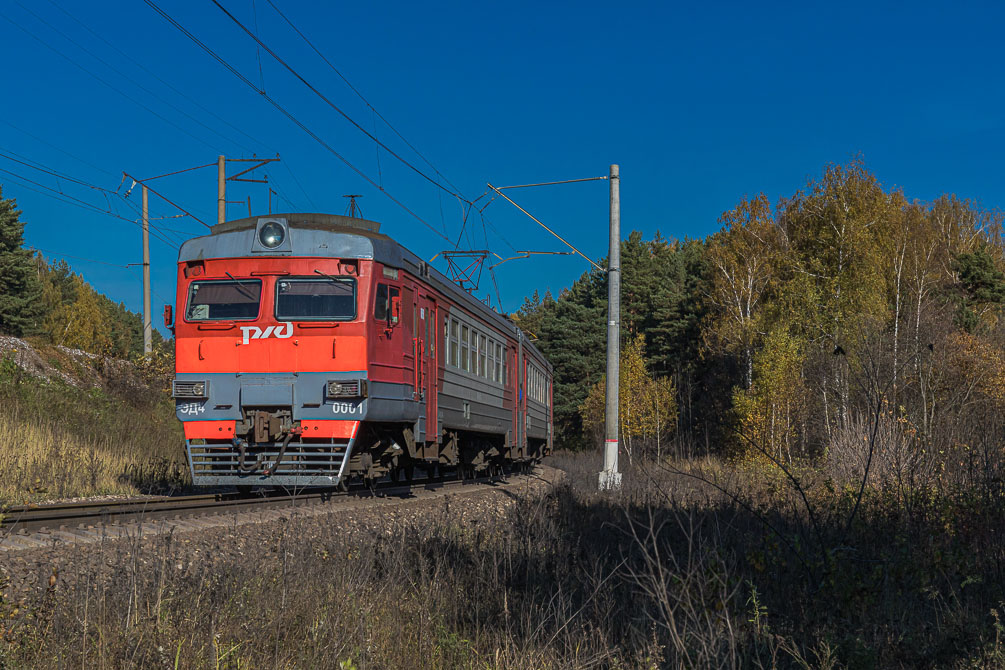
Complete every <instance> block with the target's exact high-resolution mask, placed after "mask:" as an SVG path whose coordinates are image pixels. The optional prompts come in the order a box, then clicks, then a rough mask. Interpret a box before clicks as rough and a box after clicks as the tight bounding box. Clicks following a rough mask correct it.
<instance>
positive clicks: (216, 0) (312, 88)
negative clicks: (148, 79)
mask: <svg viewBox="0 0 1005 670" xmlns="http://www.w3.org/2000/svg"><path fill="white" fill-rule="evenodd" d="M211 1H212V3H213V4H214V5H216V6H217V7H218V8H219V9H220V11H222V12H223V13H224V14H226V15H227V17H228V18H230V20H231V21H233V22H234V23H236V24H237V25H238V27H240V28H241V30H243V31H244V32H245V33H246V34H247V35H248V36H249V37H251V39H253V40H254V41H255V42H256V43H257V44H258V45H259V46H260V47H261V48H263V49H265V51H266V53H268V54H269V55H270V56H272V57H273V58H274V59H276V61H277V62H278V63H279V64H280V65H282V66H283V67H285V68H286V69H287V70H288V71H289V73H290V74H292V75H293V76H294V77H296V78H297V79H298V80H299V81H300V83H302V84H303V85H304V86H306V87H307V88H308V89H310V91H311V92H312V93H314V94H315V95H316V96H318V97H319V98H321V100H323V101H324V102H325V103H326V104H327V105H328V106H329V107H331V108H332V109H334V110H335V111H336V112H338V113H339V114H341V115H342V117H343V118H345V120H346V121H348V122H349V123H351V124H352V125H353V126H355V127H356V129H357V130H359V131H360V132H361V133H363V134H364V135H366V136H367V137H369V138H370V139H371V140H373V141H374V142H376V143H377V145H378V146H380V147H381V148H383V149H384V151H386V152H387V153H389V154H391V155H392V156H394V157H395V158H397V159H398V160H399V161H401V163H403V164H404V165H405V166H407V167H408V168H409V169H411V170H412V171H414V172H415V173H416V174H418V175H420V176H421V177H422V178H423V179H425V180H427V181H428V182H429V183H430V184H433V185H434V186H436V187H437V188H441V189H443V190H444V191H446V192H447V193H449V194H451V195H453V196H455V197H457V198H462V199H464V198H463V196H461V195H460V194H459V193H456V192H454V191H451V190H450V189H449V188H447V187H446V186H444V185H443V184H441V183H440V182H438V181H437V180H435V179H433V178H432V177H430V176H429V175H427V174H426V173H425V172H423V171H422V170H420V169H419V168H417V167H416V166H414V165H412V164H411V163H410V162H408V161H407V160H405V158H404V157H402V156H401V155H399V154H398V153H397V152H395V151H394V150H393V149H391V147H389V146H387V145H386V144H384V143H383V142H381V141H380V139H378V138H377V137H376V136H374V135H373V134H371V133H370V132H369V131H368V130H367V129H366V128H364V127H363V126H362V125H360V124H359V123H357V122H356V121H355V119H353V118H352V117H351V116H349V115H348V114H346V113H345V112H344V111H343V110H342V108H340V107H339V106H338V105H336V104H335V103H334V102H332V101H331V100H329V99H328V98H327V97H326V96H325V95H324V94H323V93H322V92H321V91H319V90H318V89H317V88H316V87H315V86H314V85H313V84H311V83H310V82H309V81H307V80H306V79H305V78H304V77H303V76H301V74H300V73H299V72H297V71H296V70H294V69H293V67H292V66H291V65H290V64H289V63H287V62H286V61H285V60H283V59H282V58H281V57H280V56H279V54H277V53H276V52H275V51H273V50H272V49H271V48H270V47H269V46H268V45H267V44H266V43H265V42H263V41H262V40H261V39H260V38H259V37H258V36H257V35H256V34H255V33H254V32H252V31H251V30H250V29H249V28H248V27H247V26H245V25H244V24H243V23H241V21H240V20H239V19H238V18H237V17H236V16H234V15H233V14H231V13H230V12H229V11H228V10H227V8H226V7H224V6H223V5H221V4H220V2H219V0H211Z"/></svg>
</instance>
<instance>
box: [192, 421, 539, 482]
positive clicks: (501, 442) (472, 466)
mask: <svg viewBox="0 0 1005 670" xmlns="http://www.w3.org/2000/svg"><path fill="white" fill-rule="evenodd" d="M509 438H510V436H509V434H492V433H480V432H472V431H462V430H450V429H446V430H444V431H443V433H442V435H441V436H440V440H438V441H427V440H417V439H416V438H415V432H414V426H413V425H410V424H400V423H377V422H366V421H362V422H359V423H358V427H357V428H356V429H354V431H353V434H352V435H351V436H348V437H344V438H317V437H311V436H310V431H309V430H308V429H305V427H304V426H303V425H302V423H301V422H300V421H295V420H293V419H292V414H291V412H290V411H289V409H288V408H278V407H277V408H268V409H254V410H249V411H246V412H245V413H244V418H243V419H242V420H241V421H238V422H237V423H236V425H235V434H234V437H232V438H229V439H227V438H221V439H196V440H189V443H188V459H189V465H190V467H191V471H192V475H193V483H195V484H197V485H236V486H239V487H247V486H284V487H290V486H293V487H331V486H339V487H343V488H344V487H346V486H347V485H348V484H349V483H350V482H351V481H354V480H355V481H362V482H363V483H364V484H366V485H368V486H372V485H373V484H374V483H375V482H377V481H378V480H380V479H381V478H383V477H388V478H389V479H390V480H391V481H410V480H411V479H412V478H413V476H414V475H415V473H416V471H419V472H420V473H422V474H423V475H424V476H426V477H428V478H436V477H440V476H451V475H456V476H458V477H461V478H473V477H476V476H486V475H490V476H491V475H497V474H501V473H503V472H504V471H505V470H507V469H512V468H516V469H518V470H522V469H526V468H528V467H529V466H530V465H532V464H534V463H536V462H539V461H540V460H541V459H542V458H543V457H544V456H545V455H546V449H547V441H546V440H534V439H528V440H527V445H526V446H519V445H514V444H512V442H511V440H510V439H509Z"/></svg>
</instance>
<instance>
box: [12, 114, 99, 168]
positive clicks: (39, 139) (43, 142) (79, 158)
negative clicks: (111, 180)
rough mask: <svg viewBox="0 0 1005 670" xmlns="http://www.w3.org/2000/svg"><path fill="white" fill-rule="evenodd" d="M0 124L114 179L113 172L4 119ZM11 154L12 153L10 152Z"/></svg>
mask: <svg viewBox="0 0 1005 670" xmlns="http://www.w3.org/2000/svg"><path fill="white" fill-rule="evenodd" d="M0 123H4V124H5V125H8V126H10V127H11V128H13V129H14V130H16V131H18V132H20V133H24V134H25V135H27V136H28V137H30V138H32V139H33V140H35V141H36V142H41V143H42V144H44V145H46V146H47V147H50V148H52V149H55V150H56V151H58V152H60V153H62V154H63V155H66V156H69V157H70V158H72V159H73V160H75V161H77V162H79V163H82V164H84V165H86V166H87V167H89V168H92V169H94V170H97V171H98V172H102V173H104V174H106V175H108V176H110V177H114V176H115V173H113V172H109V171H108V170H103V169H102V168H100V167H98V166H97V165H94V164H93V163H89V162H87V161H86V160H84V159H83V158H81V157H79V156H75V155H73V154H71V153H70V152H69V151H67V150H66V149H63V148H62V147H58V146H56V145H55V144H53V143H52V142H47V141H46V140H43V139H42V138H41V137H39V136H38V135H33V134H31V133H29V132H28V131H27V130H25V129H24V128H19V127H18V126H15V125H14V124H13V123H11V122H10V121H7V120H6V119H0ZM11 153H14V152H11Z"/></svg>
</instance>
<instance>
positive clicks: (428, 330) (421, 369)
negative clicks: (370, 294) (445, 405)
mask: <svg viewBox="0 0 1005 670" xmlns="http://www.w3.org/2000/svg"><path fill="white" fill-rule="evenodd" d="M416 312H417V317H418V322H417V325H416V330H415V350H416V361H417V363H416V374H415V388H416V390H417V391H418V393H419V397H421V398H424V399H425V401H426V439H427V440H431V439H432V440H435V439H436V438H437V436H438V435H439V433H438V430H439V426H438V425H437V399H438V391H439V366H438V365H437V362H436V360H437V359H436V357H437V355H438V354H437V346H436V341H437V337H436V335H437V329H436V324H437V323H438V321H437V320H436V300H435V298H433V297H432V296H430V295H427V294H424V293H423V294H420V295H419V303H418V309H417V310H416Z"/></svg>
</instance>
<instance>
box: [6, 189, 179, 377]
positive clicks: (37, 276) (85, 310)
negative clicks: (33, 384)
mask: <svg viewBox="0 0 1005 670" xmlns="http://www.w3.org/2000/svg"><path fill="white" fill-rule="evenodd" d="M0 334H3V335H14V336H18V337H24V336H35V337H39V338H42V339H44V340H46V341H48V342H50V343H52V344H55V345H62V346H67V347H72V348H75V349H82V350H84V351H88V352H91V353H95V354H101V355H104V356H111V357H116V358H129V357H130V356H134V355H138V354H142V353H143V320H142V317H141V316H140V315H139V314H137V313H135V312H131V311H129V310H127V309H126V307H125V305H123V304H122V303H116V302H113V301H112V300H110V299H108V298H107V297H106V296H105V295H103V294H101V293H98V292H97V291H95V290H94V288H93V287H91V285H90V284H88V283H87V282H86V281H85V280H84V278H83V277H82V276H81V275H80V274H76V273H74V272H73V271H72V270H71V269H70V266H69V265H68V264H67V263H66V261H55V262H49V261H48V260H47V259H46V258H45V257H43V256H42V255H41V253H38V252H36V251H34V250H31V249H28V248H26V247H25V246H24V222H22V221H21V212H20V211H19V210H18V209H17V204H16V203H15V201H14V200H13V199H5V198H3V192H2V190H0ZM153 341H154V344H155V346H157V345H160V344H162V342H163V340H162V338H161V336H160V334H159V333H158V332H157V331H156V330H154V331H153Z"/></svg>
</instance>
